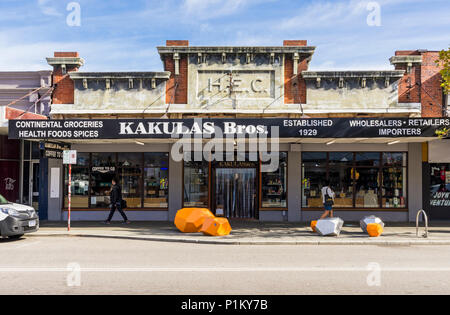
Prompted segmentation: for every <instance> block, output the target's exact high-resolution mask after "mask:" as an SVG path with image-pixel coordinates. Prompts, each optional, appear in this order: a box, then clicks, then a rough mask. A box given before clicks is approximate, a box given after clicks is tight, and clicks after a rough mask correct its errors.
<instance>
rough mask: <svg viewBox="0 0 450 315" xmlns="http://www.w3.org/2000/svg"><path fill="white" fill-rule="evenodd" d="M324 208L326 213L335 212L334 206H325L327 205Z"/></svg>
mask: <svg viewBox="0 0 450 315" xmlns="http://www.w3.org/2000/svg"><path fill="white" fill-rule="evenodd" d="M323 206H324V207H325V210H326V211H332V210H333V206H330V205H325V204H324V205H323Z"/></svg>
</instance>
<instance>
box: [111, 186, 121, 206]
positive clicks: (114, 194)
mask: <svg viewBox="0 0 450 315" xmlns="http://www.w3.org/2000/svg"><path fill="white" fill-rule="evenodd" d="M118 202H119V203H120V202H122V189H121V188H120V186H119V185H117V184H116V185H113V186H112V188H111V203H112V204H116V203H118Z"/></svg>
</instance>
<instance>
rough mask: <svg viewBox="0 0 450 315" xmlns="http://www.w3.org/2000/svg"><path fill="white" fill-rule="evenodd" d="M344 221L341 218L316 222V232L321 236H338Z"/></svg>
mask: <svg viewBox="0 0 450 315" xmlns="http://www.w3.org/2000/svg"><path fill="white" fill-rule="evenodd" d="M343 225H344V221H343V220H342V219H341V218H327V219H321V220H319V221H317V224H316V231H317V232H318V233H319V234H320V235H322V236H328V235H332V236H339V234H340V233H341V229H342V226H343Z"/></svg>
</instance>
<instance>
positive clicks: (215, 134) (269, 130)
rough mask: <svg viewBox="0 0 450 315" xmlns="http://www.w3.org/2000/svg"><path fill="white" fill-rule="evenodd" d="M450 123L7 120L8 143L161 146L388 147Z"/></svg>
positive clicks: (424, 136)
mask: <svg viewBox="0 0 450 315" xmlns="http://www.w3.org/2000/svg"><path fill="white" fill-rule="evenodd" d="M445 128H450V119H449V118H308V119H296V118H265V119H254V118H250V119H84V120H83V119H81V120H46V121H43V120H10V121H9V138H10V139H26V140H59V141H64V142H73V143H76V142H80V141H82V142H84V143H86V142H91V143H95V142H98V143H100V142H106V143H107V142H114V143H116V142H125V143H126V142H130V141H136V140H139V141H143V142H149V143H150V142H160V143H170V142H175V141H178V140H179V139H180V138H185V139H189V138H193V139H198V138H203V139H206V140H209V139H211V138H214V139H221V138H233V139H250V141H251V140H252V139H259V138H264V137H267V138H269V139H274V138H276V139H279V141H280V142H285V143H308V142H309V143H329V142H336V143H356V142H365V143H390V142H395V141H398V142H400V141H401V142H423V141H430V140H433V139H437V134H436V132H437V131H439V130H443V129H445Z"/></svg>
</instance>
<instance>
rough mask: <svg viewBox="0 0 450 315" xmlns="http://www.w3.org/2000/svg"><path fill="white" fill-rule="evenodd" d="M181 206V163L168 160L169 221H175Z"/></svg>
mask: <svg viewBox="0 0 450 315" xmlns="http://www.w3.org/2000/svg"><path fill="white" fill-rule="evenodd" d="M182 206H183V161H179V162H177V161H174V160H173V159H172V155H170V159H169V221H173V220H174V219H175V215H176V214H177V211H178V210H180V209H181V208H182Z"/></svg>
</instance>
